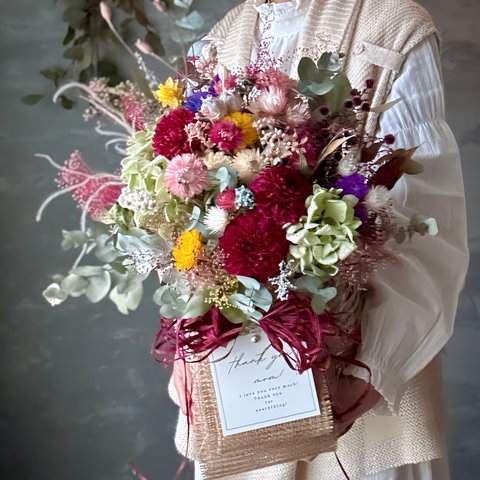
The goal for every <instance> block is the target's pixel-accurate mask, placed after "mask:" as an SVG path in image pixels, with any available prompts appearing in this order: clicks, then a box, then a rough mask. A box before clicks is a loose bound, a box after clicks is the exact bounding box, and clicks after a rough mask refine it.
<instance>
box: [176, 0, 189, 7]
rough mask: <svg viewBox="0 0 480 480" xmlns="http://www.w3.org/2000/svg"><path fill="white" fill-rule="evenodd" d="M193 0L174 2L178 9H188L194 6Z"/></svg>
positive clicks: (177, 0)
mask: <svg viewBox="0 0 480 480" xmlns="http://www.w3.org/2000/svg"><path fill="white" fill-rule="evenodd" d="M192 3H193V0H173V4H174V5H175V6H176V7H180V8H185V9H188V8H190V7H191V6H192Z"/></svg>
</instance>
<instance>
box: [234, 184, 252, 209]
mask: <svg viewBox="0 0 480 480" xmlns="http://www.w3.org/2000/svg"><path fill="white" fill-rule="evenodd" d="M254 206H255V198H254V195H253V192H252V191H251V190H250V189H249V188H247V187H245V185H242V186H240V187H238V188H236V189H235V207H236V208H237V210H238V209H240V208H242V207H243V208H248V209H250V210H251V209H253V207H254Z"/></svg>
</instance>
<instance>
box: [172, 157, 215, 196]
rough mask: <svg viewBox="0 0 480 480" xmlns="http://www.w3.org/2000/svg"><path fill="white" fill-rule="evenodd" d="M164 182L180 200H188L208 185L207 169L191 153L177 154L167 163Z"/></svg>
mask: <svg viewBox="0 0 480 480" xmlns="http://www.w3.org/2000/svg"><path fill="white" fill-rule="evenodd" d="M165 183H166V184H167V188H168V190H169V191H170V192H171V193H173V194H174V195H176V196H177V197H180V198H181V199H182V200H189V199H191V198H192V197H194V196H195V195H198V194H199V193H201V192H203V190H204V189H205V188H207V187H208V184H209V182H208V169H207V167H206V166H205V164H204V163H203V162H202V160H201V159H200V158H198V157H197V156H195V155H193V154H190V153H184V154H181V155H177V156H175V157H173V158H172V159H171V160H170V162H169V163H168V165H167V169H166V170H165Z"/></svg>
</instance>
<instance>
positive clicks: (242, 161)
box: [232, 148, 267, 185]
mask: <svg viewBox="0 0 480 480" xmlns="http://www.w3.org/2000/svg"><path fill="white" fill-rule="evenodd" d="M266 166H267V164H266V161H265V159H264V158H263V157H262V156H261V155H260V152H259V151H258V150H254V149H249V148H247V149H245V150H242V151H240V152H238V153H237V154H236V155H235V157H234V158H233V160H232V167H233V168H234V169H235V170H236V171H237V172H238V178H239V179H240V180H241V181H242V182H243V183H246V184H247V185H249V184H250V183H251V182H252V181H253V179H254V178H255V177H256V176H257V175H258V174H259V173H260V172H261V171H262V170H263V169H264V168H265V167H266Z"/></svg>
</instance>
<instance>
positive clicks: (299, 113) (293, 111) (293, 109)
mask: <svg viewBox="0 0 480 480" xmlns="http://www.w3.org/2000/svg"><path fill="white" fill-rule="evenodd" d="M309 119H310V107H309V106H308V103H307V102H304V101H302V102H298V103H296V104H295V105H293V106H288V107H287V110H286V112H285V120H286V122H287V123H288V124H289V125H290V126H292V127H298V126H299V125H301V124H303V123H305V122H306V121H307V120H309Z"/></svg>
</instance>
